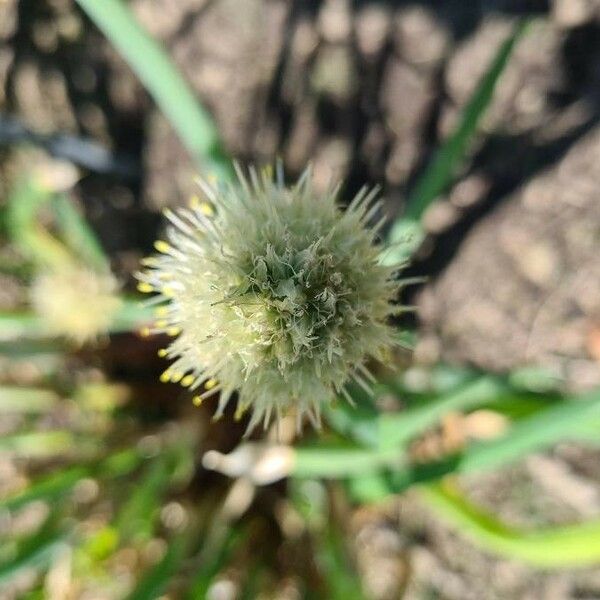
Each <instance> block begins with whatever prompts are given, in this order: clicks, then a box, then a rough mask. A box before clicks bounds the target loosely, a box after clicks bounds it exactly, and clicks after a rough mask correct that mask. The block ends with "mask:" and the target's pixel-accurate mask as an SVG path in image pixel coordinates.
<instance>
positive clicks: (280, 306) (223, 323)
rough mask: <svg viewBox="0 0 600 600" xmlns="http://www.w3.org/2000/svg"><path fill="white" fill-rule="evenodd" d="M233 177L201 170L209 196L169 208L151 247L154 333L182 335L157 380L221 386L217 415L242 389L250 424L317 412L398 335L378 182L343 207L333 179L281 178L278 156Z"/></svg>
mask: <svg viewBox="0 0 600 600" xmlns="http://www.w3.org/2000/svg"><path fill="white" fill-rule="evenodd" d="M250 175H251V176H250V181H248V180H247V179H246V177H245V176H244V175H243V174H242V173H241V172H239V170H238V181H237V182H236V183H233V184H220V185H212V184H210V183H208V182H206V181H200V182H199V184H200V186H201V188H202V191H203V194H204V196H205V198H206V200H205V201H202V202H201V201H200V200H197V201H196V202H195V204H193V206H192V207H191V208H189V209H181V210H179V211H177V213H174V212H171V211H167V212H166V216H167V217H168V219H169V220H170V222H171V225H172V226H171V227H170V228H169V229H168V231H167V239H168V242H167V241H159V242H157V243H156V245H155V246H156V249H157V250H158V251H159V253H160V254H159V255H157V256H153V257H151V258H149V259H147V260H146V262H145V264H146V266H147V268H146V270H145V271H144V272H143V273H141V274H140V275H139V279H140V284H139V289H140V290H141V291H142V292H156V294H157V295H156V296H155V297H153V298H152V299H151V300H150V301H149V302H151V303H155V304H156V305H157V306H158V308H157V315H158V317H157V321H156V324H155V326H154V327H153V329H151V330H150V331H149V332H156V333H159V332H163V333H167V334H169V335H171V336H173V337H174V340H173V341H172V343H171V344H170V345H169V347H168V348H166V349H164V350H162V351H161V355H162V356H165V357H167V358H170V359H174V362H173V364H172V365H171V366H170V367H169V368H168V369H167V371H165V373H164V374H163V376H162V379H163V381H169V380H170V381H175V382H181V383H182V384H183V385H184V386H189V387H190V388H191V389H196V388H200V386H202V385H203V390H202V391H201V393H200V394H199V395H198V396H196V399H197V402H200V401H202V400H203V399H204V398H206V397H208V396H211V395H213V394H216V393H217V392H219V393H220V399H219V404H218V408H217V413H216V415H215V416H216V417H218V416H220V415H221V414H222V412H223V410H224V408H225V406H226V404H227V402H228V401H229V399H230V397H231V396H232V394H233V393H234V391H236V390H237V391H238V392H239V396H238V410H237V413H236V414H237V415H241V414H242V413H243V412H244V411H245V410H246V409H248V408H251V409H252V413H253V414H252V418H251V420H250V424H249V430H251V429H252V428H253V427H254V426H255V425H256V424H257V423H259V422H261V421H262V422H263V423H264V424H265V425H266V424H267V423H268V422H269V421H270V419H271V417H273V416H276V417H277V418H279V417H280V416H281V415H282V414H283V413H286V412H288V411H289V410H290V409H294V410H295V411H296V415H297V419H298V424H300V422H301V419H302V417H303V416H304V415H308V417H309V418H310V419H311V420H312V422H313V423H314V424H315V425H318V423H319V419H320V412H321V408H322V406H323V405H324V404H325V403H327V402H329V401H331V399H332V398H333V397H334V396H335V395H336V394H337V393H344V394H346V391H345V389H344V385H345V384H346V383H347V382H349V381H351V380H355V381H357V382H358V383H359V384H361V385H362V386H363V387H367V386H368V384H367V381H366V380H367V379H369V378H370V373H369V372H368V371H367V369H366V368H365V366H364V361H365V359H366V357H367V356H371V357H375V358H377V359H384V358H385V357H386V356H387V351H388V350H389V348H390V347H391V346H392V345H393V331H392V330H391V328H390V327H389V326H388V324H387V322H386V321H387V317H388V315H389V313H390V312H391V311H392V306H391V305H390V301H391V300H392V298H393V297H394V295H395V293H396V290H397V288H398V282H394V281H393V279H392V269H391V268H389V267H386V266H383V265H382V264H381V263H380V261H379V249H378V248H377V247H376V245H375V244H374V237H375V228H374V229H370V228H368V227H367V223H368V222H369V221H370V220H371V219H372V217H373V216H374V214H376V212H377V210H378V207H377V206H376V205H373V203H372V200H373V197H374V195H375V194H374V193H373V192H371V193H367V190H363V191H361V193H359V194H358V195H357V197H356V198H354V200H353V201H352V202H351V204H350V205H349V207H348V208H347V210H345V211H344V212H342V211H341V210H340V209H339V208H338V207H337V205H336V193H337V190H336V189H334V188H331V189H330V190H329V191H327V192H326V193H322V194H317V193H315V191H314V190H313V187H312V184H311V178H310V172H309V171H306V172H305V173H304V174H303V175H302V177H301V178H300V180H299V181H298V183H297V184H296V185H294V186H292V187H286V186H285V185H284V182H283V175H282V173H281V170H280V169H278V173H277V177H276V178H273V176H272V174H271V170H270V169H266V170H265V171H263V173H262V174H261V175H260V176H259V175H257V174H256V172H255V171H254V170H253V169H251V170H250Z"/></svg>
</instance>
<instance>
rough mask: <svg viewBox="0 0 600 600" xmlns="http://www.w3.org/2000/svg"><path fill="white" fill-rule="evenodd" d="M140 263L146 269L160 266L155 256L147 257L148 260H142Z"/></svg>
mask: <svg viewBox="0 0 600 600" xmlns="http://www.w3.org/2000/svg"><path fill="white" fill-rule="evenodd" d="M140 262H141V263H142V265H144V266H145V267H156V266H157V265H158V260H157V259H156V257H155V256H147V257H146V258H142V260H141V261H140Z"/></svg>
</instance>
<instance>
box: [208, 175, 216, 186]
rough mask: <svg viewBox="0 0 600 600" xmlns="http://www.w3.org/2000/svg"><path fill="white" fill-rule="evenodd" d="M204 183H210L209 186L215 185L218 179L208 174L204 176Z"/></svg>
mask: <svg viewBox="0 0 600 600" xmlns="http://www.w3.org/2000/svg"><path fill="white" fill-rule="evenodd" d="M206 181H208V183H210V184H211V185H215V183H217V181H218V179H217V176H216V175H215V174H214V173H209V174H208V175H207V176H206Z"/></svg>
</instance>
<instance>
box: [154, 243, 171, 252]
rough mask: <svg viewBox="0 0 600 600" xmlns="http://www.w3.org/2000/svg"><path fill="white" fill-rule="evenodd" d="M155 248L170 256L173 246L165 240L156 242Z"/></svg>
mask: <svg viewBox="0 0 600 600" xmlns="http://www.w3.org/2000/svg"><path fill="white" fill-rule="evenodd" d="M154 247H155V248H156V249H157V250H158V251H159V252H160V253H162V254H168V253H169V252H170V251H171V246H170V245H169V244H168V243H167V242H165V241H163V240H156V242H154Z"/></svg>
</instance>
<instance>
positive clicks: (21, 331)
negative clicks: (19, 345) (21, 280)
mask: <svg viewBox="0 0 600 600" xmlns="http://www.w3.org/2000/svg"><path fill="white" fill-rule="evenodd" d="M40 331H42V321H41V320H40V318H39V317H37V316H36V315H34V314H32V313H21V312H19V313H16V312H2V313H0V341H2V342H8V341H12V340H17V339H19V338H37V337H39V336H40Z"/></svg>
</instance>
